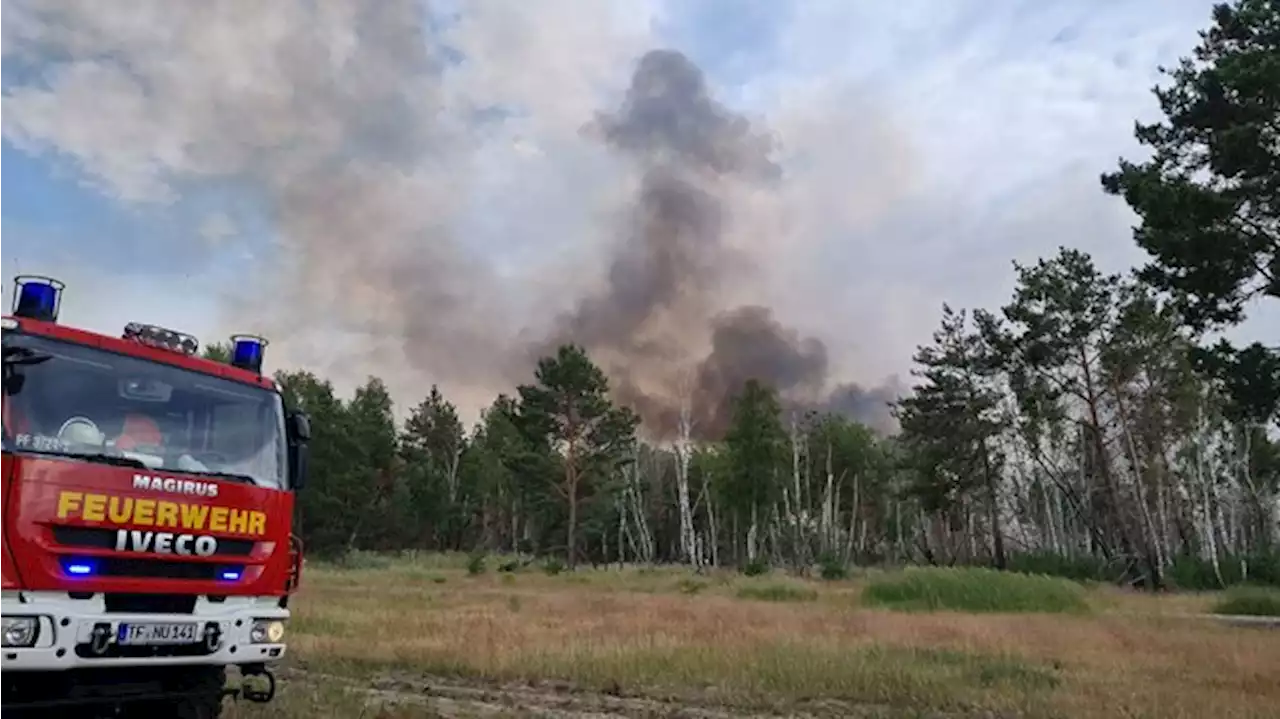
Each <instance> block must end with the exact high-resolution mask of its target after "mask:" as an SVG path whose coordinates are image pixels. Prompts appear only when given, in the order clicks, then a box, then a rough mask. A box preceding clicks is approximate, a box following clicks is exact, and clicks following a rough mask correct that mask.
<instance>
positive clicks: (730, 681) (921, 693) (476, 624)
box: [232, 563, 1280, 719]
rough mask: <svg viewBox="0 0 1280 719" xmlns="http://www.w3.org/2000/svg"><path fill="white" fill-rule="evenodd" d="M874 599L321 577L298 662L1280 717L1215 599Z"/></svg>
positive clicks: (728, 691)
mask: <svg viewBox="0 0 1280 719" xmlns="http://www.w3.org/2000/svg"><path fill="white" fill-rule="evenodd" d="M788 582H790V583H795V584H804V585H805V586H806V587H807V588H808V589H811V590H816V591H817V593H818V596H817V598H816V599H812V598H811V595H808V596H809V599H806V600H805V601H791V602H788V601H753V600H750V599H740V598H738V594H739V593H741V592H742V589H743V588H744V587H748V586H752V585H757V586H764V585H777V584H779V583H788ZM858 593H859V585H858V583H857V581H852V582H841V583H821V582H801V581H800V580H794V579H783V578H780V577H770V578H755V579H746V578H742V577H736V576H733V575H729V574H718V575H714V576H711V577H698V578H694V577H692V575H690V574H688V573H685V572H681V571H678V570H655V571H648V572H646V571H637V570H626V571H618V570H600V571H585V572H584V571H579V572H578V573H575V574H573V575H561V576H556V577H549V576H545V575H543V574H540V573H536V572H528V573H520V574H516V575H512V574H487V575H483V576H478V577H471V576H467V574H466V573H465V572H463V571H460V570H455V569H449V568H445V567H440V566H428V565H424V564H414V563H397V564H396V565H394V566H392V567H389V568H382V569H376V570H336V569H316V568H309V569H308V571H307V573H306V575H305V577H304V587H303V589H302V591H301V592H300V594H299V595H298V596H297V598H296V602H295V604H294V609H295V611H294V616H295V618H294V620H293V622H292V623H291V628H290V634H291V640H290V641H291V644H292V650H291V651H292V659H291V665H292V666H294V667H300V668H302V669H303V670H305V671H306V672H309V673H311V675H313V676H318V675H321V674H323V675H340V676H345V677H355V678H360V679H362V680H365V681H368V680H372V679H373V678H375V677H379V676H381V677H387V676H392V677H402V678H412V677H420V676H422V675H423V674H427V675H436V676H447V677H461V678H465V679H466V680H468V681H476V682H483V683H492V684H494V685H499V684H501V683H504V682H536V681H543V682H545V681H550V680H556V681H563V682H571V683H573V684H574V685H575V686H578V687H583V688H586V689H595V690H603V691H606V692H608V693H612V694H618V693H621V694H626V695H631V696H648V697H660V698H669V699H675V700H678V701H682V702H687V703H691V704H696V705H699V706H707V707H709V706H724V707H730V708H736V709H735V711H747V710H749V709H760V708H762V707H773V708H775V709H782V710H785V709H788V708H796V707H801V708H807V710H809V711H815V712H818V713H830V714H834V715H852V714H855V713H858V714H863V713H866V712H865V711H863V710H865V709H868V708H873V709H875V710H876V711H890V712H892V711H896V710H899V709H901V710H902V711H904V712H908V713H910V712H914V711H918V710H926V709H928V710H939V711H944V712H956V713H964V712H968V711H971V710H988V711H995V712H1000V713H1002V714H1004V713H1007V714H1010V715H1025V716H1064V717H1117V716H1143V717H1188V718H1193V717H1194V718H1196V719H1199V718H1200V717H1211V716H1212V717H1264V716H1269V717H1275V716H1280V679H1277V678H1278V677H1280V633H1277V632H1276V631H1275V630H1266V629H1248V628H1231V627H1225V626H1219V625H1216V624H1212V623H1206V622H1202V621H1189V620H1186V619H1180V618H1179V615H1184V614H1187V613H1194V612H1198V611H1201V610H1202V609H1203V607H1204V606H1206V605H1207V604H1208V603H1209V602H1211V601H1212V597H1210V596H1208V595H1203V596H1182V597H1176V596H1175V597H1159V598H1157V597H1149V596H1141V595H1136V594H1130V593H1124V592H1119V591H1116V590H1110V589H1102V590H1097V591H1094V592H1092V593H1091V595H1090V601H1091V603H1092V604H1093V605H1094V606H1095V608H1096V611H1095V612H1094V613H1093V614H1092V615H1091V616H1076V615H1028V614H1022V615H999V614H989V615H981V616H980V615H967V614H957V613H932V614H929V613H923V614H900V613H894V612H888V611H873V610H868V609H864V608H862V607H861V606H860V604H859V601H858ZM752 594H753V593H752V592H747V593H746V595H752ZM754 594H761V593H759V592H757V593H754ZM763 594H764V595H766V596H768V595H770V594H771V593H770V592H764V593H763ZM777 594H779V595H780V596H783V597H785V596H787V593H786V592H782V593H777ZM317 691H320V690H318V689H316V688H315V687H307V686H305V685H303V684H300V683H297V682H294V683H290V684H289V685H288V686H287V688H286V689H285V690H284V694H285V696H284V699H283V702H284V703H283V704H282V706H283V707H285V708H286V709H288V707H289V706H290V705H291V704H292V705H293V706H294V707H295V709H296V710H297V711H299V712H300V713H299V714H298V715H299V716H303V715H305V716H316V715H317V709H318V708H319V707H326V706H330V705H332V706H334V707H335V711H336V712H337V713H334V714H332V715H333V716H346V715H347V714H346V712H345V711H338V710H337V709H336V707H337V706H338V705H339V704H343V703H345V702H348V701H352V700H351V699H350V697H349V696H348V695H347V694H342V695H341V696H342V697H345V698H339V695H338V694H333V693H332V692H333V691H336V690H335V689H334V688H333V687H332V686H330V687H327V688H325V691H328V692H330V694H326V695H325V696H326V697H328V698H324V697H320V698H317V696H318V695H317V694H316V692H317ZM361 701H363V700H361ZM300 702H310V703H309V704H308V705H307V706H306V707H305V708H301V709H298V708H297V707H298V706H299V703H300ZM822 702H827V703H826V704H823V703H822ZM832 702H838V703H834V704H833V703H832ZM344 706H345V704H344ZM234 711H235V712H237V713H233V714H232V716H237V717H248V716H258V715H257V714H254V713H253V710H250V709H243V708H237V709H235V710H234ZM397 711H400V710H397ZM404 711H410V712H411V713H408V714H403V716H436V715H439V714H434V713H431V712H433V711H435V710H431V709H428V708H419V709H416V710H412V709H404ZM413 712H419V713H413ZM730 713H731V714H732V713H733V712H730ZM449 715H450V716H455V714H449ZM456 715H461V714H456ZM263 716H265V715H263ZM367 716H374V714H367ZM388 716H391V714H388ZM394 716H402V714H399V713H396V714H394Z"/></svg>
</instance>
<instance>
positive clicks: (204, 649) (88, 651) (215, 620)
mask: <svg viewBox="0 0 1280 719" xmlns="http://www.w3.org/2000/svg"><path fill="white" fill-rule="evenodd" d="M101 597H102V595H100V594H99V595H96V597H94V598H89V599H72V598H71V597H70V596H69V595H68V594H66V593H65V592H8V591H6V592H5V593H4V595H3V598H2V599H0V613H3V614H4V615H5V616H36V617H39V622H40V631H39V635H38V636H37V638H36V643H35V646H33V647H4V648H3V650H2V651H3V655H2V656H3V661H2V662H0V667H2V668H3V670H4V671H61V670H68V669H85V668H91V667H128V666H151V667H154V666H180V665H191V664H204V665H231V664H237V665H238V664H263V663H271V662H275V661H278V660H279V659H281V658H282V657H284V654H285V644H284V642H283V641H282V642H281V643H278V644H254V643H253V642H252V641H251V640H250V631H251V630H252V628H253V623H254V621H255V620H279V621H286V620H288V618H289V610H287V609H282V608H281V607H280V606H279V603H278V598H277V597H227V598H226V600H225V601H222V602H212V601H208V600H207V599H206V598H204V597H201V598H200V599H199V600H198V601H197V602H196V606H195V609H194V610H193V611H192V613H190V614H153V613H115V612H112V613H108V612H107V611H106V606H105V604H104V602H103V600H102V598H101ZM132 622H195V623H196V624H198V625H199V628H200V631H201V632H202V633H203V632H204V631H205V630H206V629H207V628H210V627H216V628H217V636H218V641H217V642H216V644H215V645H214V648H213V649H212V650H210V649H209V648H208V646H205V645H195V646H193V645H179V646H174V647H147V648H142V647H124V646H120V645H118V644H117V643H116V636H117V634H116V631H117V628H118V627H119V625H120V624H121V623H132ZM102 625H107V626H108V627H109V628H110V632H109V634H108V635H107V636H109V640H108V641H107V642H106V644H107V646H106V647H105V648H104V647H103V646H102V644H103V642H101V641H99V642H98V647H97V648H96V649H97V651H95V647H94V646H93V645H94V641H93V638H94V628H95V627H101V626H102ZM286 638H287V634H286Z"/></svg>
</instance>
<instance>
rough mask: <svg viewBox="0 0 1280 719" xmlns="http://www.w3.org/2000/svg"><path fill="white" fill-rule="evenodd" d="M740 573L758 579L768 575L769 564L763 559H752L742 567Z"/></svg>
mask: <svg viewBox="0 0 1280 719" xmlns="http://www.w3.org/2000/svg"><path fill="white" fill-rule="evenodd" d="M742 573H743V574H745V575H747V576H748V577H760V576H763V575H765V574H768V573H769V562H768V561H766V560H764V559H753V560H751V561H749V562H747V563H746V564H744V565H743V566H742Z"/></svg>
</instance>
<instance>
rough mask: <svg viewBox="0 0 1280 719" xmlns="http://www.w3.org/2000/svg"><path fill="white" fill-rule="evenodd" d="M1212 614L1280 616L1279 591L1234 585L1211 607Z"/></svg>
mask: <svg viewBox="0 0 1280 719" xmlns="http://www.w3.org/2000/svg"><path fill="white" fill-rule="evenodd" d="M1213 613H1214V614H1229V615H1236V616H1241V615H1243V616H1251V617H1280V592H1277V591H1274V590H1271V589H1265V588H1263V587H1234V588H1232V589H1230V590H1228V591H1227V596H1226V597H1224V598H1223V599H1222V601H1220V602H1218V603H1217V604H1215V605H1214V607H1213Z"/></svg>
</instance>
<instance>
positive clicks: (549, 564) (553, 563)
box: [542, 557, 565, 577]
mask: <svg viewBox="0 0 1280 719" xmlns="http://www.w3.org/2000/svg"><path fill="white" fill-rule="evenodd" d="M564 570H565V564H564V562H562V561H560V559H559V558H558V557H551V558H550V559H548V560H547V561H546V562H545V563H544V564H543V565H542V571H544V572H546V573H547V574H548V575H549V576H552V577H554V576H556V575H557V574H559V573H561V572H563V571H564Z"/></svg>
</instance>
